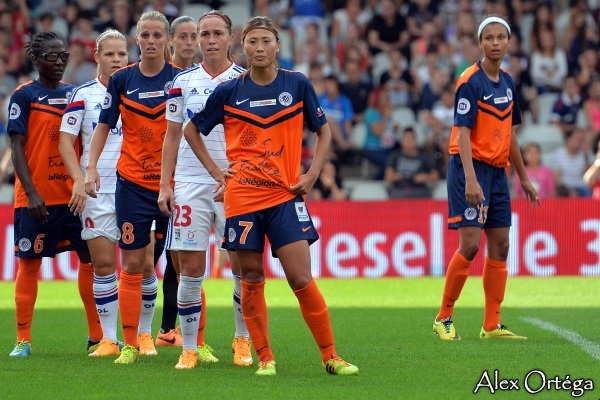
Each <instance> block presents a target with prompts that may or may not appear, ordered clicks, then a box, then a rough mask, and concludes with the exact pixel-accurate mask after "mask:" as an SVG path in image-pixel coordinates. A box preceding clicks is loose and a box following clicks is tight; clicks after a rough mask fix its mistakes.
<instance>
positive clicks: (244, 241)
mask: <svg viewBox="0 0 600 400" xmlns="http://www.w3.org/2000/svg"><path fill="white" fill-rule="evenodd" d="M264 219H265V216H264V212H262V211H257V212H252V213H247V214H241V215H236V216H233V217H229V218H227V220H226V221H225V243H224V244H223V247H224V248H225V249H226V250H229V251H238V250H251V251H255V252H258V253H261V254H262V252H263V251H264V248H265V229H266V227H265V222H264ZM239 255H240V253H238V256H239ZM241 262H242V259H241V258H240V263H241Z"/></svg>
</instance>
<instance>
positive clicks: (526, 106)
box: [508, 53, 538, 122]
mask: <svg viewBox="0 0 600 400" xmlns="http://www.w3.org/2000/svg"><path fill="white" fill-rule="evenodd" d="M527 65H528V60H527V57H525V55H523V54H521V53H513V54H509V56H508V73H509V74H510V76H511V77H512V78H513V79H514V81H515V85H516V87H517V93H516V95H517V99H518V101H519V107H520V108H521V112H523V113H525V112H527V111H529V112H530V113H531V118H532V120H533V121H534V122H537V121H538V103H537V98H538V92H537V89H536V87H535V86H534V85H533V82H532V80H531V76H530V75H529V71H528V69H527Z"/></svg>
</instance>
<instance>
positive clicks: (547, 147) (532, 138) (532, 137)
mask: <svg viewBox="0 0 600 400" xmlns="http://www.w3.org/2000/svg"><path fill="white" fill-rule="evenodd" d="M527 143H537V144H539V145H540V147H541V148H542V153H550V152H552V151H553V150H554V149H556V148H557V147H560V146H562V145H563V144H564V137H563V133H562V131H561V129H560V128H559V127H558V126H556V125H550V124H529V125H524V126H523V129H521V132H520V133H519V145H520V146H521V147H523V145H525V144H527Z"/></svg>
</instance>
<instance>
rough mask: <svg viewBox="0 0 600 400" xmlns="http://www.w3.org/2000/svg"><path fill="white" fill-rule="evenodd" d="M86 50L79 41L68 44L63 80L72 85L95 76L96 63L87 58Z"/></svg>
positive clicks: (77, 84) (82, 82)
mask: <svg viewBox="0 0 600 400" xmlns="http://www.w3.org/2000/svg"><path fill="white" fill-rule="evenodd" d="M86 53H87V50H86V48H85V46H84V45H83V43H81V42H79V41H75V42H71V44H70V45H69V54H71V56H70V57H69V63H68V64H67V67H66V68H65V72H64V75H63V81H65V82H68V83H70V84H71V85H74V86H79V85H82V84H84V83H86V82H88V81H91V80H92V79H94V78H95V77H96V64H93V63H91V62H89V61H88V60H87V57H86Z"/></svg>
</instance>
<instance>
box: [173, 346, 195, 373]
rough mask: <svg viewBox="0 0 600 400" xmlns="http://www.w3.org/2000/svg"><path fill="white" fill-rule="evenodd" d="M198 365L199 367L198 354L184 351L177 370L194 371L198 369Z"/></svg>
mask: <svg viewBox="0 0 600 400" xmlns="http://www.w3.org/2000/svg"><path fill="white" fill-rule="evenodd" d="M196 365H198V353H197V352H195V351H194V350H188V349H184V350H183V353H182V354H181V355H180V356H179V362H178V363H177V365H175V369H192V368H196Z"/></svg>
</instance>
